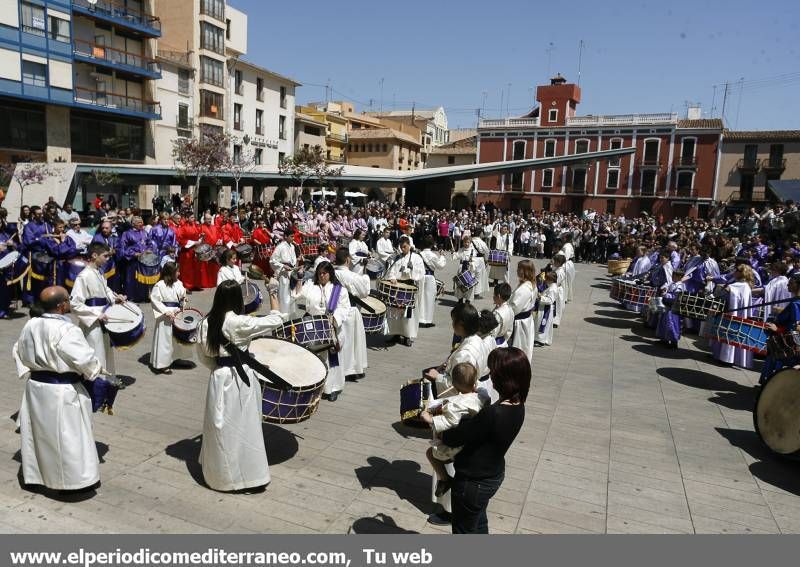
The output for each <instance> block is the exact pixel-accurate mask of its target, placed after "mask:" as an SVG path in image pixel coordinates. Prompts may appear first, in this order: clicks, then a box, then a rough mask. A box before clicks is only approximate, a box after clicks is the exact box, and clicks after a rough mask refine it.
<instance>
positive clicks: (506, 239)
mask: <svg viewBox="0 0 800 567" xmlns="http://www.w3.org/2000/svg"><path fill="white" fill-rule="evenodd" d="M491 243H492V250H503V251H505V252H508V263H507V264H506V265H505V266H490V267H489V279H490V280H492V281H494V282H495V284H497V283H499V282H505V283H508V272H509V269H510V266H511V255H512V254H513V253H514V235H513V234H510V233H509V232H508V226H507V225H505V224H504V225H502V226H501V227H500V231H499V232H495V233H494V234H492V240H491Z"/></svg>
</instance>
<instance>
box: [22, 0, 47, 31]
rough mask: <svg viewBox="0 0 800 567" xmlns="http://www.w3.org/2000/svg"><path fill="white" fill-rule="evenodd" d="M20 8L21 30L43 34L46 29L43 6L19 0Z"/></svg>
mask: <svg viewBox="0 0 800 567" xmlns="http://www.w3.org/2000/svg"><path fill="white" fill-rule="evenodd" d="M20 8H21V9H22V31H24V32H26V33H32V34H35V35H41V36H44V34H45V31H46V30H47V21H46V20H45V16H44V8H43V7H42V6H37V5H36V4H31V3H30V2H20Z"/></svg>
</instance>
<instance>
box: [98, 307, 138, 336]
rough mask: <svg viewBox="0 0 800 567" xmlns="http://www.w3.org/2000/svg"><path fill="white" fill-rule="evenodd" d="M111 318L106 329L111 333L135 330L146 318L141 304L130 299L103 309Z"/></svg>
mask: <svg viewBox="0 0 800 567" xmlns="http://www.w3.org/2000/svg"><path fill="white" fill-rule="evenodd" d="M103 312H104V313H105V314H106V315H107V316H108V318H109V321H107V322H106V323H105V327H106V330H108V332H110V333H127V332H128V331H132V330H134V329H135V328H136V327H138V326H139V324H140V323H141V322H142V320H143V319H144V315H142V310H141V309H139V306H138V305H136V304H135V303H131V302H130V301H126V302H125V303H114V304H113V305H109V306H108V307H106V308H105V309H104V311H103Z"/></svg>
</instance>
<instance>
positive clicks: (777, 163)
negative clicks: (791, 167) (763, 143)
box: [769, 144, 783, 169]
mask: <svg viewBox="0 0 800 567" xmlns="http://www.w3.org/2000/svg"><path fill="white" fill-rule="evenodd" d="M769 167H770V168H771V169H782V168H783V144H771V145H770V147H769Z"/></svg>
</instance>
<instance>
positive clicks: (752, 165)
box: [736, 158, 759, 173]
mask: <svg viewBox="0 0 800 567" xmlns="http://www.w3.org/2000/svg"><path fill="white" fill-rule="evenodd" d="M758 165H759V164H758V160H757V159H756V158H742V159H740V160H739V161H738V162H736V168H737V169H738V170H739V171H741V172H742V173H755V172H757V171H758Z"/></svg>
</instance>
